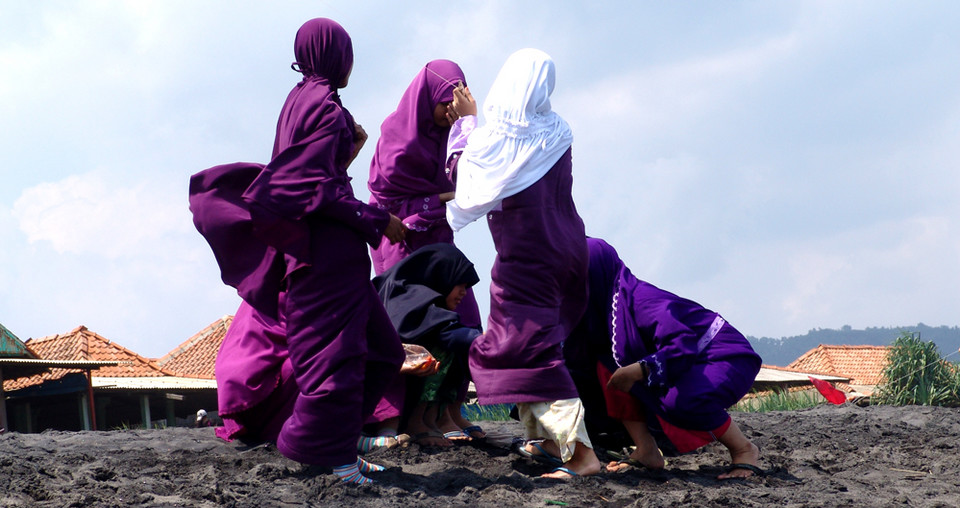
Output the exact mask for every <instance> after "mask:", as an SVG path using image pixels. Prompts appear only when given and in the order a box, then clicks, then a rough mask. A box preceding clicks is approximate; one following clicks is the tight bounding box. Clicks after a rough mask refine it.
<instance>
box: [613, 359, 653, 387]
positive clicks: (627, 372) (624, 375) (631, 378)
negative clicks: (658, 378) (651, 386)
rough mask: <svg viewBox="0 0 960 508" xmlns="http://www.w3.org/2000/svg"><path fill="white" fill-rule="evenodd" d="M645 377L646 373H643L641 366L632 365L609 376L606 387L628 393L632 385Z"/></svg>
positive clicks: (621, 368)
mask: <svg viewBox="0 0 960 508" xmlns="http://www.w3.org/2000/svg"><path fill="white" fill-rule="evenodd" d="M645 377H646V373H645V372H644V369H643V364H640V363H634V364H631V365H627V366H626V367H620V368H619V369H617V371H616V372H614V373H613V375H612V376H610V381H608V382H607V387H608V388H616V389H617V390H620V391H621V392H629V391H630V388H632V387H633V385H634V383H636V382H637V381H643V379H644V378H645Z"/></svg>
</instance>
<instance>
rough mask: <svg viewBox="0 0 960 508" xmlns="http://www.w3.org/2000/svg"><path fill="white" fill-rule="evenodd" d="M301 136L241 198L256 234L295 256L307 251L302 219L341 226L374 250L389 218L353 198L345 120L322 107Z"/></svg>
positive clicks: (326, 104)
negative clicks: (309, 218) (345, 146)
mask: <svg viewBox="0 0 960 508" xmlns="http://www.w3.org/2000/svg"><path fill="white" fill-rule="evenodd" d="M307 117H308V119H309V121H308V123H307V125H310V126H311V127H307V128H304V132H305V135H304V136H297V135H296V134H295V135H294V137H293V142H291V143H290V145H289V146H287V147H285V148H283V149H282V150H279V153H277V154H276V156H275V157H274V158H273V160H272V161H270V163H269V164H267V166H266V167H265V168H264V170H263V171H262V172H261V173H260V176H258V177H257V179H256V180H255V181H254V182H253V183H252V184H251V185H250V187H249V188H248V189H247V191H246V192H245V193H244V196H243V197H244V199H245V200H246V201H247V202H248V203H249V204H250V213H251V216H252V218H253V221H254V227H255V231H256V233H257V234H258V235H259V236H260V237H261V238H262V239H263V240H264V241H265V242H267V243H268V244H269V245H271V246H273V247H275V248H277V249H278V250H280V251H281V252H286V253H290V254H294V255H297V254H299V253H302V251H303V249H305V248H306V237H307V234H308V231H309V228H308V225H307V223H306V222H307V221H306V219H307V218H308V217H321V218H326V219H332V220H336V221H340V222H343V223H344V224H346V225H348V226H349V227H351V228H353V229H355V230H356V231H357V232H358V233H359V234H360V236H361V237H362V238H363V239H364V241H366V242H367V243H369V244H370V245H372V246H374V247H377V246H378V245H379V244H380V239H381V238H382V237H383V231H384V229H386V226H387V224H388V223H389V221H390V214H389V212H387V211H385V210H380V209H379V208H377V207H375V206H370V205H368V204H366V203H363V202H361V201H360V200H358V199H357V198H356V197H354V195H353V188H352V186H351V185H350V177H348V176H347V174H346V170H345V168H344V169H341V168H342V167H343V166H345V161H344V160H343V158H344V157H345V154H344V153H342V146H343V139H342V136H343V135H345V132H346V133H352V132H353V127H352V125H349V126H348V125H347V122H348V120H349V117H348V116H347V115H346V114H345V113H344V111H343V110H342V109H341V107H340V106H339V105H337V104H336V103H334V102H333V101H330V100H326V101H320V102H319V103H318V104H317V106H316V108H315V110H314V111H312V112H310V114H309V115H307Z"/></svg>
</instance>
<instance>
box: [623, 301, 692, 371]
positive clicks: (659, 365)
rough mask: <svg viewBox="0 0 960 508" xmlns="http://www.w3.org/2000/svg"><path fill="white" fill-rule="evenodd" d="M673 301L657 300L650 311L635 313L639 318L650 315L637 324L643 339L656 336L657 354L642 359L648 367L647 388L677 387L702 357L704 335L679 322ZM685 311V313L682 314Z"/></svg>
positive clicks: (641, 310)
mask: <svg viewBox="0 0 960 508" xmlns="http://www.w3.org/2000/svg"><path fill="white" fill-rule="evenodd" d="M671 303H672V302H664V301H655V303H653V304H651V305H644V306H645V307H647V308H640V309H635V310H634V313H635V314H634V315H635V316H647V317H648V318H647V319H646V320H645V321H646V322H643V323H637V324H636V325H637V327H638V328H640V330H638V331H639V334H638V335H639V336H642V337H653V343H654V347H655V349H656V351H655V352H654V353H652V354H650V355H647V356H646V357H644V358H641V359H640V360H639V363H642V364H644V365H646V367H647V372H648V375H647V380H646V384H647V386H651V387H668V386H673V385H674V384H675V383H676V381H677V380H678V379H680V378H681V377H682V376H683V375H684V373H685V372H687V371H688V370H689V369H690V367H691V366H692V365H693V364H694V362H695V361H696V359H697V356H698V355H699V350H698V348H697V342H698V341H699V340H700V334H699V333H697V332H696V331H695V330H692V329H691V328H690V327H689V326H687V325H686V324H684V323H683V321H682V320H681V319H679V318H678V317H677V316H676V315H675V312H674V310H675V309H671ZM681 312H682V311H681Z"/></svg>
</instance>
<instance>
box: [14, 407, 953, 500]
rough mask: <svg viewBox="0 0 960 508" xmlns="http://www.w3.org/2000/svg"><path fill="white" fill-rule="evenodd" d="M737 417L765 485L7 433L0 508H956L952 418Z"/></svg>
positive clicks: (154, 435)
mask: <svg viewBox="0 0 960 508" xmlns="http://www.w3.org/2000/svg"><path fill="white" fill-rule="evenodd" d="M734 418H735V419H736V421H737V422H738V423H739V424H740V426H741V428H743V430H744V432H745V433H746V434H747V435H748V436H749V437H751V438H752V439H753V440H754V442H755V443H757V444H758V445H760V446H761V447H762V457H761V465H762V466H763V467H764V468H767V469H770V470H771V471H772V473H771V474H770V475H768V476H765V477H762V478H751V479H747V480H727V481H718V480H716V479H715V477H716V475H717V474H718V473H720V472H722V471H723V470H724V468H723V466H724V465H725V464H727V462H728V460H729V457H728V456H727V455H726V453H725V451H724V450H722V449H721V448H719V447H716V446H714V445H711V446H709V447H707V448H706V449H704V450H702V451H700V452H698V453H693V454H688V455H683V456H680V457H673V458H670V459H669V462H668V465H667V469H666V470H665V471H661V472H651V471H646V470H641V469H631V470H630V471H627V472H622V473H617V474H601V475H597V476H592V477H581V478H576V479H573V480H567V481H563V480H549V479H543V478H538V475H539V474H541V473H543V472H546V471H547V470H548V468H547V467H546V466H543V465H541V464H540V463H537V462H534V461H532V460H530V459H527V458H523V457H521V456H519V455H517V454H516V453H513V452H511V451H510V450H509V449H508V448H505V447H501V446H498V444H499V443H507V442H509V441H510V440H511V438H512V437H513V436H514V435H517V434H518V433H519V431H520V428H519V426H518V425H517V424H516V423H515V422H502V423H497V422H481V423H483V424H484V427H485V428H486V429H487V430H488V431H489V432H490V434H491V438H492V439H491V441H490V442H489V443H487V444H485V445H482V446H475V445H459V446H457V447H455V448H453V449H448V450H443V451H441V450H428V449H421V448H420V447H419V446H417V445H411V446H409V447H407V448H396V449H392V450H378V451H376V452H373V453H371V454H369V455H368V459H370V460H371V461H375V462H378V463H381V464H384V465H386V466H389V469H388V470H387V471H386V472H383V473H376V474H374V475H372V476H373V477H374V478H375V479H376V480H377V483H376V484H375V485H370V486H363V487H355V486H347V485H343V484H341V483H340V482H339V481H337V480H336V479H334V477H333V476H332V475H331V474H329V473H328V472H327V471H324V470H323V469H322V468H316V467H305V466H301V465H300V464H298V463H296V462H292V461H290V460H288V459H286V458H284V457H283V456H281V455H280V454H279V453H278V452H277V451H276V449H275V448H274V447H272V446H269V445H261V446H257V447H247V446H244V445H242V444H239V443H225V442H223V441H221V440H219V439H217V438H216V437H215V436H214V434H213V430H212V429H210V428H207V429H188V428H174V429H164V430H139V431H138V430H123V431H109V432H44V433H41V434H16V433H11V434H5V435H2V436H0V488H2V493H0V498H2V500H0V506H51V507H52V506H56V507H61V506H210V507H212V506H251V507H252V506H257V507H259V506H347V507H354V506H377V507H401V506H403V507H406V506H411V507H415V506H498V507H506V506H541V507H542V506H564V505H566V506H710V507H713V506H788V507H800V506H810V507H821V506H871V507H873V506H943V507H947V506H950V507H955V506H958V505H960V450H958V440H960V410H958V409H945V408H931V407H916V406H914V407H902V408H901V407H883V406H874V407H866V408H863V407H856V406H849V405H847V406H841V407H836V406H833V407H826V406H824V407H819V408H815V409H811V410H804V411H793V412H782V413H765V414H744V413H734ZM598 451H599V452H600V453H601V454H602V453H603V451H602V450H598ZM601 458H602V459H603V458H605V457H603V456H602V455H601Z"/></svg>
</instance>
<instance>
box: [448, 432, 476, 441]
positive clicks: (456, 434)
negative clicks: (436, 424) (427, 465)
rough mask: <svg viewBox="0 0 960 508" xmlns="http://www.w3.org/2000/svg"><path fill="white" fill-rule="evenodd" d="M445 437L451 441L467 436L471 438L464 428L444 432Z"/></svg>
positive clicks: (460, 439)
mask: <svg viewBox="0 0 960 508" xmlns="http://www.w3.org/2000/svg"><path fill="white" fill-rule="evenodd" d="M443 437H445V438H447V439H449V440H451V441H462V440H463V439H465V438H466V439H469V438H470V436H468V435H466V434H465V433H464V432H463V431H462V430H451V431H450V432H444V433H443Z"/></svg>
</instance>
